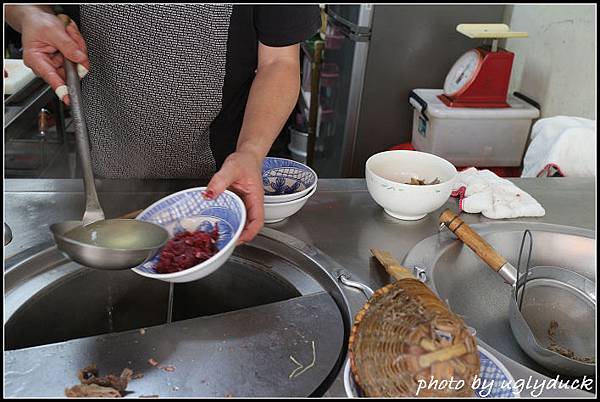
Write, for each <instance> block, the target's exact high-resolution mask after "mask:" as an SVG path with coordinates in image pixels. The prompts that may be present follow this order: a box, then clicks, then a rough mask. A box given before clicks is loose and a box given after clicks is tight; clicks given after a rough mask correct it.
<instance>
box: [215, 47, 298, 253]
mask: <svg viewBox="0 0 600 402" xmlns="http://www.w3.org/2000/svg"><path fill="white" fill-rule="evenodd" d="M299 92H300V46H299V45H298V44H295V45H291V46H284V47H269V46H265V45H263V44H262V43H259V46H258V68H257V71H256V76H255V78H254V81H253V82H252V87H251V89H250V94H249V97H248V102H247V104H246V111H245V114H244V121H243V123H242V128H241V130H240V136H239V139H238V143H237V148H236V151H235V152H234V153H233V154H231V155H230V156H229V157H227V159H226V160H225V162H224V163H223V167H222V168H221V169H220V170H219V171H218V172H217V173H216V174H215V175H214V176H213V178H212V180H211V181H210V183H209V184H208V188H207V192H206V195H207V197H208V198H214V197H216V196H217V195H219V194H220V193H222V192H223V191H224V190H225V189H227V188H228V187H231V188H232V189H233V190H234V191H236V192H237V193H238V194H240V195H241V196H242V197H243V198H244V203H245V204H246V209H247V211H248V214H247V215H248V223H247V225H246V227H245V228H244V231H243V232H242V234H241V236H240V241H241V242H246V241H250V240H252V238H254V236H256V234H257V233H258V232H259V230H260V229H261V227H262V225H263V219H264V207H263V192H264V190H263V185H262V163H263V159H264V158H265V156H266V155H267V153H268V152H269V149H270V148H271V145H272V144H273V142H274V141H275V138H277V135H278V134H279V133H280V131H281V129H282V128H283V126H284V124H285V122H286V121H287V119H288V117H289V115H290V113H291V112H292V110H293V108H294V105H295V104H296V102H297V100H298V94H299Z"/></svg>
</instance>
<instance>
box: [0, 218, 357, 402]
mask: <svg viewBox="0 0 600 402" xmlns="http://www.w3.org/2000/svg"><path fill="white" fill-rule="evenodd" d="M15 258H16V259H17V260H13V259H11V260H9V261H8V262H7V271H6V272H5V288H6V290H5V319H4V328H5V349H6V350H7V352H5V359H7V361H8V363H7V366H6V370H7V373H10V378H9V380H7V378H6V377H5V387H6V392H7V393H6V395H9V396H30V397H31V396H62V395H63V393H64V389H65V387H67V386H70V385H74V383H73V381H74V380H75V381H76V379H77V377H76V372H77V370H79V369H81V368H83V367H85V366H86V365H88V364H90V363H91V362H96V363H98V364H99V368H100V367H102V369H101V370H103V371H104V372H113V373H119V372H120V371H121V370H122V369H123V365H129V367H131V368H132V369H133V370H134V371H142V372H143V371H146V374H145V377H144V378H143V379H141V380H137V382H136V383H135V384H132V386H133V385H135V387H134V389H135V391H136V393H135V394H134V396H136V395H144V394H153V393H156V394H160V396H224V395H226V394H227V393H233V394H236V395H243V396H284V395H294V396H315V395H322V394H323V393H324V392H325V391H326V390H327V389H328V388H329V386H330V385H331V383H332V382H333V380H334V378H335V376H336V375H337V373H338V372H339V370H340V368H341V366H342V363H343V361H344V359H345V353H346V348H345V345H346V343H347V339H348V334H349V329H350V325H351V323H352V317H351V314H350V310H349V307H348V303H347V301H346V298H345V296H344V294H343V293H342V291H341V289H340V288H339V286H338V284H337V281H336V280H335V279H334V277H333V276H331V273H330V271H331V270H335V269H341V267H340V266H338V265H337V264H336V263H335V262H334V261H333V260H331V259H330V258H329V257H327V256H326V255H324V254H323V253H321V252H320V251H319V250H317V249H315V248H313V247H311V246H309V245H306V244H305V243H302V242H300V241H298V240H296V239H294V238H292V237H290V236H287V235H284V234H282V233H280V232H276V231H273V230H269V229H264V230H263V232H262V233H261V235H260V236H258V237H257V238H256V239H255V240H254V241H253V242H252V243H250V244H248V245H245V246H240V247H238V248H236V250H235V252H234V255H233V257H232V258H230V260H229V261H228V262H227V263H226V265H224V266H223V267H221V268H220V269H219V270H217V271H216V272H215V273H213V274H211V275H209V276H208V277H206V278H203V279H202V280H199V281H194V282H190V283H183V284H175V285H174V288H173V293H172V294H173V298H172V318H171V320H170V321H169V320H168V310H169V305H170V303H169V299H170V288H169V286H170V284H168V283H165V282H161V281H155V280H151V279H148V278H144V277H141V276H139V275H137V274H135V273H133V272H132V271H114V272H110V271H99V270H94V269H90V268H84V267H82V266H80V265H78V264H76V263H74V262H71V261H69V260H68V259H66V258H65V257H64V256H63V255H62V254H61V253H60V252H58V250H56V248H55V247H53V248H49V249H45V250H42V251H40V252H38V253H35V254H33V255H31V256H29V257H27V258H23V257H22V256H18V257H15ZM321 317H322V318H321ZM315 320H316V321H315ZM140 328H146V329H147V330H146V331H145V332H146V333H145V335H144V336H143V337H140V333H141V331H139V330H138V329H140ZM311 341H312V342H313V348H316V353H317V356H318V358H319V359H318V360H316V362H315V367H313V368H312V369H311V370H308V371H307V372H306V373H303V374H302V375H301V376H299V377H298V378H293V379H289V378H288V375H289V373H290V372H292V370H294V368H295V367H296V366H295V364H294V362H292V361H291V360H290V358H289V356H290V355H296V356H297V357H298V356H300V352H302V353H303V354H306V353H309V355H308V356H310V342H311ZM303 345H305V346H303ZM225 346H227V347H226V348H225ZM307 347H308V348H309V349H307ZM232 350H236V351H237V352H236V353H235V354H232V353H231V351H232ZM161 356H162V357H161ZM149 357H156V358H157V359H159V360H160V359H162V360H167V359H169V360H168V361H172V362H177V363H176V365H177V367H178V369H177V371H175V372H174V373H172V374H170V377H169V378H167V379H166V380H167V381H165V378H163V377H160V376H158V375H157V374H153V375H154V377H152V376H151V375H150V372H148V364H147V359H148V358H149ZM306 359H307V358H306V357H304V363H303V364H308V363H307V362H306ZM41 361H45V362H46V363H44V364H43V365H42V364H40V362H41ZM308 362H310V360H308ZM65 373H68V375H65ZM152 373H155V372H152ZM40 379H41V380H40ZM176 383H178V384H181V385H178V386H177V387H174V386H173V384H176ZM181 390H184V392H185V394H184V393H182V392H180V391H181Z"/></svg>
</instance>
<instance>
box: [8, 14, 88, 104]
mask: <svg viewBox="0 0 600 402" xmlns="http://www.w3.org/2000/svg"><path fill="white" fill-rule="evenodd" d="M4 15H5V19H6V22H7V23H8V25H10V26H11V27H12V28H13V29H14V30H15V31H17V32H20V33H21V35H22V37H21V42H22V45H23V63H24V64H25V65H26V66H27V67H29V68H31V69H32V70H33V72H34V73H35V74H36V75H38V76H39V77H41V78H42V79H43V80H44V81H46V82H47V83H48V84H50V86H51V87H52V89H53V90H54V91H56V89H57V88H59V87H61V86H63V85H65V71H64V67H63V64H64V59H63V55H65V56H66V57H67V58H68V59H69V60H71V61H73V62H75V63H78V64H81V65H83V67H85V68H86V69H87V70H89V69H90V63H89V60H88V56H87V48H86V46H85V42H84V40H83V37H82V36H81V33H80V32H79V30H78V29H77V25H76V24H75V23H74V22H71V23H70V24H69V26H67V27H66V28H65V26H64V24H63V22H62V21H61V20H60V19H59V18H58V17H56V15H55V14H54V10H53V9H52V7H51V6H46V5H10V6H6V8H5V13H4ZM62 100H63V101H64V102H65V104H67V105H68V104H69V97H68V95H67V96H65V97H64V98H63V99H62Z"/></svg>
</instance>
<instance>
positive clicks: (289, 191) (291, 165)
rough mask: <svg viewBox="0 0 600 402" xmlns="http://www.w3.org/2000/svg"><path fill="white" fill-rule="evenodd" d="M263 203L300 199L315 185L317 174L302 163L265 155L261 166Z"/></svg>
mask: <svg viewBox="0 0 600 402" xmlns="http://www.w3.org/2000/svg"><path fill="white" fill-rule="evenodd" d="M262 178H263V188H264V191H265V204H275V203H282V202H288V201H292V200H297V199H300V198H302V197H304V196H306V195H307V194H308V193H310V192H311V191H312V190H313V189H314V188H315V186H316V185H317V180H318V177H317V174H316V173H315V171H314V170H312V169H311V168H310V167H308V166H306V165H305V164H303V163H300V162H297V161H294V160H291V159H284V158H273V157H267V158H265V160H264V162H263V168H262Z"/></svg>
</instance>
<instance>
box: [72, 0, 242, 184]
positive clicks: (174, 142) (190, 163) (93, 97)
mask: <svg viewBox="0 0 600 402" xmlns="http://www.w3.org/2000/svg"><path fill="white" fill-rule="evenodd" d="M231 12H232V6H231V5H221V4H205V5H202V4H190V5H179V4H172V5H158V4H151V5H141V4H139V5H138V4H130V5H112V4H110V5H82V6H81V21H80V25H81V26H80V29H81V32H82V34H83V37H84V38H85V41H86V44H87V47H88V52H89V57H90V73H89V74H88V75H87V76H86V77H85V78H84V79H83V81H82V93H83V106H84V115H85V116H86V123H87V126H88V131H89V135H90V142H91V153H92V163H93V166H94V172H95V174H96V175H97V176H98V177H104V178H205V177H207V176H210V175H211V174H212V173H214V171H215V159H214V157H213V155H212V152H211V147H210V136H209V126H210V124H211V122H212V121H213V120H214V119H215V117H217V115H218V114H219V112H220V110H221V100H222V93H223V83H224V80H225V63H226V56H227V35H228V29H229V21H230V17H231Z"/></svg>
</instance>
